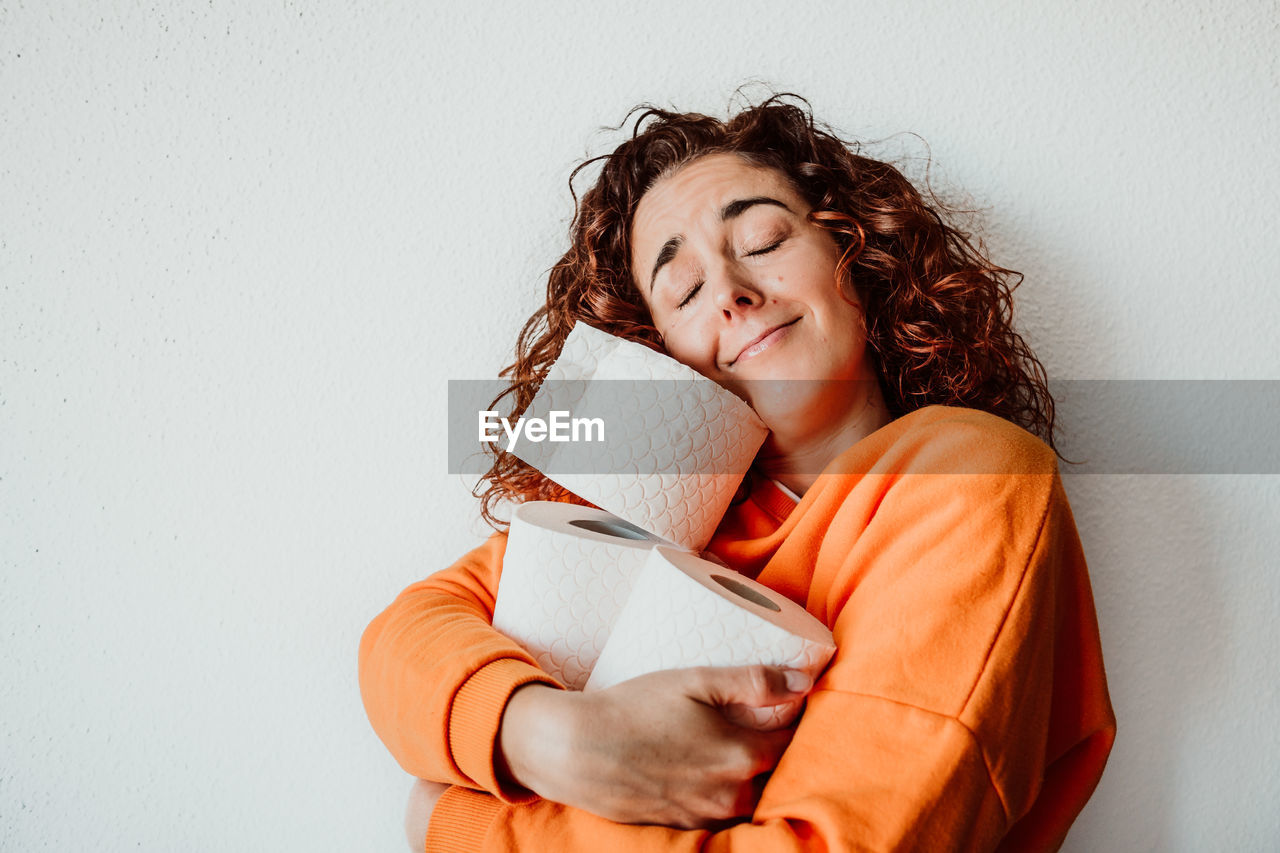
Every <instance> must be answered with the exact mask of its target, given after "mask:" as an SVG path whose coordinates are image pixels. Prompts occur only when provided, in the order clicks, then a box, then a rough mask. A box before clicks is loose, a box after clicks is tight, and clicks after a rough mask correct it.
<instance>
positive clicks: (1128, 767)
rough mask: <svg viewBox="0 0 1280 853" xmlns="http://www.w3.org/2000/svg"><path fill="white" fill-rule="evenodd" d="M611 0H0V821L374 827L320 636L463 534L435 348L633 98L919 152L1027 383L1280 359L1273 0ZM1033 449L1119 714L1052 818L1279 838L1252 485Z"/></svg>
mask: <svg viewBox="0 0 1280 853" xmlns="http://www.w3.org/2000/svg"><path fill="white" fill-rule="evenodd" d="M617 5H618V7H619V8H617V9H605V8H601V6H600V5H598V4H586V3H564V2H553V3H531V4H502V5H499V4H487V3H466V4H463V3H449V4H440V3H392V2H387V3H381V4H356V3H326V4H321V3H296V2H279V0H277V2H274V3H269V4H268V3H257V2H249V1H248V0H243V2H227V1H226V0H210V2H202V3H193V2H192V3H185V2H184V3H171V2H166V3H145V2H122V1H121V0H115V2H105V3H96V4H86V3H73V2H70V0H64V2H50V3H25V2H21V0H0V560H2V562H0V567H2V571H3V583H2V584H0V661H2V662H3V674H4V677H3V678H0V848H3V849H5V850H40V849H67V848H70V847H73V846H76V847H78V846H84V845H88V846H92V847H93V848H94V849H95V850H102V851H116V850H135V849H142V850H178V849H185V850H303V849H306V850H334V851H347V850H398V849H401V845H402V844H403V841H402V839H401V831H400V814H401V807H402V803H403V798H404V795H405V793H406V790H407V784H406V777H405V776H404V774H403V773H402V772H401V771H400V770H399V768H397V767H396V766H395V765H394V763H393V762H392V760H391V759H390V758H389V757H388V756H387V755H386V753H385V752H384V751H383V749H382V747H381V745H380V744H379V743H378V741H377V740H376V738H375V737H374V736H373V734H372V732H371V731H370V729H369V727H368V724H367V723H366V721H365V719H364V715H363V710H362V708H361V705H360V699H359V695H358V692H357V689H356V682H355V652H356V645H357V641H358V638H359V636H360V632H361V630H362V629H363V627H364V625H365V624H366V623H367V621H368V620H369V619H370V618H371V617H372V616H373V615H374V614H375V613H376V612H377V611H378V610H379V609H380V608H381V607H383V606H385V604H386V603H388V602H389V601H390V599H391V598H392V597H393V596H394V595H395V593H396V592H397V591H398V590H399V589H400V588H402V587H403V586H405V585H407V584H408V583H410V582H411V581H413V580H415V579H417V578H419V577H421V576H423V575H425V574H427V573H429V572H431V571H432V570H434V569H436V568H438V567H440V566H442V565H444V564H445V563H446V562H447V561H449V560H451V559H452V558H453V557H455V556H456V555H458V554H459V553H461V552H462V551H463V550H465V549H467V548H468V547H470V546H471V544H472V543H474V542H475V541H476V540H477V539H478V537H480V536H481V535H483V528H482V527H481V525H480V524H479V523H478V522H477V521H476V520H475V507H474V501H473V500H472V499H471V498H470V497H469V496H468V483H467V482H465V481H464V480H463V479H461V478H459V477H451V476H450V475H448V474H447V473H446V471H445V462H444V453H443V447H444V437H443V429H444V417H443V405H444V399H445V388H446V380H447V379H450V378H454V379H457V378H479V377H486V376H491V375H493V374H494V373H495V372H496V370H497V369H498V368H499V367H500V366H501V365H502V364H503V363H504V359H505V358H506V356H507V355H508V353H509V352H510V350H511V347H512V344H513V341H514V335H515V332H516V330H517V329H518V328H519V325H520V323H521V321H522V319H523V318H524V317H525V316H527V315H528V313H529V312H530V311H531V310H532V308H533V306H534V305H535V303H536V300H537V299H538V294H539V288H540V284H539V282H540V280H541V277H542V274H543V271H544V270H545V269H546V268H547V267H548V266H549V265H550V264H551V263H552V262H553V261H554V260H555V259H556V258H557V257H558V255H559V253H560V252H561V251H562V250H563V247H564V236H563V234H564V227H565V223H566V221H567V218H568V216H569V213H570V202H569V197H568V193H567V191H566V184H565V182H566V178H567V175H568V172H569V170H570V169H571V167H572V165H573V164H574V163H575V161H576V160H578V159H579V158H580V157H581V156H582V155H584V154H585V153H588V152H598V151H601V150H604V149H605V148H606V147H607V146H608V145H609V143H610V141H611V140H615V139H616V138H617V136H616V134H613V133H610V132H607V131H604V132H602V131H600V130H599V128H600V127H601V126H603V125H616V124H617V123H618V122H620V121H621V120H622V118H623V116H624V114H625V113H626V111H627V109H628V108H629V107H630V106H632V105H633V104H635V103H638V102H640V101H644V100H652V101H655V102H659V103H662V104H674V105H676V106H678V107H680V108H683V109H699V110H703V111H708V112H715V113H723V112H724V111H725V109H726V107H727V105H728V103H729V100H730V96H731V94H732V93H733V91H734V89H735V88H736V87H737V86H738V85H739V84H741V83H743V82H744V81H748V80H753V79H760V80H764V81H767V82H768V83H769V84H771V85H772V86H773V87H775V88H778V89H790V90H794V91H798V92H801V93H803V94H805V95H806V96H807V97H808V98H809V99H810V100H811V101H812V103H813V104H814V106H815V108H816V110H817V112H818V114H819V115H820V116H822V117H824V118H825V119H826V120H827V121H829V122H831V123H832V124H834V125H836V126H837V127H839V128H840V129H842V130H843V131H844V132H845V133H847V134H849V135H852V136H857V137H860V138H863V139H869V140H874V139H882V140H885V141H883V142H882V143H880V144H879V145H878V146H876V147H875V149H874V150H876V151H878V152H880V153H881V154H883V155H884V156H894V157H901V158H903V159H904V162H905V163H906V166H907V168H908V169H913V170H915V173H917V174H922V171H923V170H922V165H921V164H922V162H923V160H922V158H923V157H925V156H926V155H927V154H931V156H932V168H931V172H930V174H931V178H932V180H933V181H934V183H935V184H936V185H937V186H938V187H939V188H940V189H941V190H942V191H943V192H944V193H947V194H949V195H950V196H951V197H953V198H957V199H960V200H961V201H965V202H966V203H968V204H970V205H973V206H975V207H977V208H980V209H981V210H982V211H983V214H982V215H981V217H980V218H979V219H978V220H977V221H976V223H975V225H976V227H979V228H980V229H981V233H982V234H983V235H984V236H985V239H986V241H987V243H988V245H989V247H990V248H991V251H992V253H993V254H994V256H995V257H996V258H997V260H999V261H1000V262H1002V263H1004V264H1006V265H1008V266H1011V267H1013V268H1015V269H1019V270H1021V271H1023V272H1025V273H1026V283H1025V285H1024V286H1023V287H1022V289H1021V290H1020V291H1019V294H1018V295H1019V300H1020V301H1019V303H1018V304H1019V309H1018V310H1019V312H1020V315H1021V318H1022V326H1023V328H1024V329H1025V331H1026V333H1027V336H1028V337H1029V338H1030V340H1031V341H1032V343H1033V345H1034V346H1035V347H1036V349H1037V351H1038V352H1039V353H1040V355H1041V357H1042V358H1043V360H1044V361H1045V363H1046V364H1047V365H1048V366H1049V368H1050V371H1051V372H1052V374H1053V375H1054V376H1055V377H1058V378H1067V379H1081V378H1090V379H1174V378H1182V379H1217V380H1226V379H1273V380H1274V379H1280V343H1278V342H1277V341H1278V336H1277V335H1276V334H1275V329H1274V326H1275V321H1276V318H1277V317H1278V316H1280V291H1278V290H1277V289H1276V282H1277V281H1278V280H1280V241H1277V240H1276V235H1275V228H1276V222H1277V218H1278V217H1277V203H1276V199H1277V198H1278V197H1280V163H1278V161H1277V158H1276V155H1275V140H1276V139H1277V138H1280V91H1278V90H1280V35H1278V30H1277V27H1278V21H1280V10H1278V7H1277V4H1276V3H1275V2H1274V0H1238V2H1234V3H1226V4H1224V3H1221V2H1208V0H1188V2H1175V3H1166V4H1150V3H1141V2H1137V0H1120V2H1104V0H1084V2H1071V3H1069V2H1050V3H1038V4H1015V3H1005V2H997V0H983V2H974V3H967V4H949V3H947V4H944V3H937V4H931V3H900V2H819V3H806V4H783V3H764V2H744V0H732V2H728V1H727V0H726V2H710V3H702V4H689V3H667V2H656V3H650V4H626V5H625V7H624V6H623V4H617ZM903 131H911V132H914V133H917V134H919V136H920V138H922V139H923V140H927V142H928V147H927V148H926V147H925V144H924V143H923V142H922V141H921V139H920V138H916V137H913V136H909V135H896V134H900V133H901V132H903ZM1272 414H1277V413H1274V412H1273V413H1272ZM1236 426H1238V425H1237V424H1231V423H1227V424H1224V425H1223V426H1222V432H1221V435H1222V436H1223V440H1227V441H1230V440H1232V430H1233V429H1234V428H1235V427H1236ZM1084 446H1085V447H1086V448H1087V446H1088V445H1087V442H1086V444H1085V445H1084ZM1068 488H1069V490H1070V493H1071V496H1072V501H1073V506H1074V507H1075V509H1076V513H1077V516H1078V520H1079V524H1080V529H1081V532H1082V534H1083V537H1084V540H1085V544H1086V549H1087V553H1088V555H1089V558H1090V562H1091V566H1092V571H1093V578H1094V585H1095V592H1096V595H1097V599H1098V604H1099V610H1100V615H1101V619H1102V631H1103V640H1104V644H1105V647H1106V652H1107V662H1108V666H1109V672H1110V674H1111V683H1112V687H1113V693H1114V700H1115V704H1116V708H1117V712H1118V714H1119V717H1120V726H1121V733H1120V739H1119V741H1118V744H1117V746H1116V749H1115V752H1114V753H1113V755H1112V759H1111V765H1110V767H1109V769H1108V771H1107V774H1106V776H1105V778H1104V779H1103V782H1102V785H1101V787H1100V789H1099V791H1098V793H1097V794H1096V796H1095V797H1094V799H1093V801H1092V802H1091V803H1090V804H1089V806H1088V808H1087V809H1086V811H1085V813H1084V815H1083V816H1082V817H1081V819H1080V821H1079V822H1078V824H1077V826H1076V829H1075V830H1074V831H1073V834H1072V836H1071V838H1070V839H1069V840H1068V849H1070V850H1080V851H1084V850H1090V851H1092V850H1117V851H1119V850H1124V851H1133V850H1187V851H1196V850H1204V849H1232V850H1269V849H1276V847H1277V846H1280V812H1278V811H1277V810H1276V808H1275V803H1276V802H1277V800H1280V773H1277V772H1276V770H1275V767H1276V765H1277V763H1278V762H1280V734H1277V732H1278V731H1280V694H1278V693H1277V687H1276V684H1277V679H1276V678H1275V664H1274V660H1273V656H1274V653H1275V650H1276V649H1280V628H1278V627H1277V625H1278V620H1277V619H1276V618H1275V614H1276V612H1277V607H1278V605H1280V581H1277V573H1276V563H1277V558H1276V553H1277V551H1280V525H1277V523H1276V518H1277V509H1278V508H1280V478H1278V477H1276V476H1259V475H1254V476H1210V475H1191V474H1187V473H1178V472H1176V471H1175V472H1166V473H1165V474H1163V475H1159V476H1157V475H1146V476H1137V475H1088V476H1072V477H1071V478H1070V479H1069V482H1068Z"/></svg>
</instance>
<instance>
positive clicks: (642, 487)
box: [511, 323, 768, 551]
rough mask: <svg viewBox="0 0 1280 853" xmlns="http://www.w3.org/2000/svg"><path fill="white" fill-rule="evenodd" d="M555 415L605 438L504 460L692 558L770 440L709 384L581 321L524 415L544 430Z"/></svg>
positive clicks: (740, 406) (533, 449)
mask: <svg viewBox="0 0 1280 853" xmlns="http://www.w3.org/2000/svg"><path fill="white" fill-rule="evenodd" d="M557 411H558V412H562V413H567V414H565V415H562V416H561V417H562V418H579V417H580V418H581V419H582V420H583V421H584V422H585V421H587V420H590V419H591V418H593V417H598V418H599V419H600V421H601V423H602V425H603V429H602V433H603V435H601V436H600V440H599V441H596V440H585V438H586V437H589V438H591V439H594V438H595V437H596V435H595V434H594V433H591V432H590V431H589V430H588V431H586V432H584V440H572V441H564V440H560V441H553V440H538V439H534V440H525V441H522V442H517V443H516V444H514V445H513V446H512V447H511V452H512V453H514V454H515V455H516V456H517V457H519V458H520V459H523V460H524V461H525V462H527V463H529V464H530V465H532V466H533V467H534V468H536V469H538V470H539V471H541V472H542V473H543V474H545V475H546V476H548V477H550V478H551V479H552V480H554V481H556V482H557V483H559V484H560V485H562V486H564V487H565V488H566V489H568V490H569V491H571V492H573V493H574V494H576V495H578V496H579V497H581V498H583V499H585V500H587V501H589V502H590V503H593V504H595V505H596V506H598V507H601V508H602V509H605V510H607V511H609V512H611V513H613V514H614V515H616V516H618V517H619V518H622V519H624V520H626V521H629V522H631V523H632V524H634V525H636V526H637V527H640V528H642V529H644V530H647V531H649V532H650V533H653V534H654V535H656V536H658V537H661V538H662V539H664V540H666V541H667V542H670V543H674V544H676V545H679V546H681V547H684V548H688V549H690V550H695V551H697V550H701V549H702V548H704V547H705V546H706V544H707V543H708V542H709V541H711V535H712V534H713V533H714V532H715V529H716V526H717V525H719V523H720V519H721V518H722V517H723V516H724V513H725V510H727V509H728V508H729V503H730V501H731V500H732V499H733V495H734V493H735V492H736V491H737V488H738V486H739V484H740V483H741V482H742V478H743V476H744V475H745V474H746V471H747V468H748V467H750V465H751V461H752V460H753V459H754V458H755V454H756V451H758V450H759V449H760V445H761V444H763V443H764V439H765V436H766V435H767V434H768V428H767V427H766V426H765V425H764V422H763V421H761V420H760V418H759V416H758V415H756V413H755V412H754V411H752V409H751V407H750V406H748V405H747V404H746V403H745V402H743V401H742V400H741V399H739V398H738V397H736V396H735V395H734V394H733V393H731V392H729V391H727V390H726V389H724V388H722V387H721V386H719V385H717V384H716V383H715V382H712V381H711V380H709V379H706V378H705V377H703V376H701V375H699V374H698V373H697V372H696V371H694V370H692V369H691V368H689V367H687V366H685V365H683V364H681V363H680V362H678V361H676V360H675V359H672V358H668V357H667V356H665V355H662V354H661V353H657V352H654V351H653V350H650V349H649V348H647V347H645V346H642V345H640V344H638V343H635V342H633V341H627V340H624V339H622V338H619V337H616V336H614V335H610V334H608V333H606V332H602V331H600V330H599V329H595V328H592V327H591V326H588V325H586V324H584V323H578V324H577V325H576V326H574V328H573V331H572V332H570V334H569V336H568V338H567V339H566V341H565V344H564V348H563V349H562V350H561V352H560V356H559V357H558V358H557V359H556V361H555V363H554V364H553V365H552V366H551V368H550V370H549V372H548V374H547V377H546V379H545V380H544V381H543V383H542V385H541V387H540V388H539V389H538V393H537V395H536V396H535V397H534V399H533V401H532V403H530V405H529V407H528V410H527V411H526V413H525V417H527V418H531V419H534V418H536V419H542V420H543V421H544V422H548V419H549V418H551V417H552V413H553V412H557ZM565 432H566V433H567V432H568V430H567V429H566V430H565ZM574 435H577V433H576V432H575V433H574ZM549 438H550V437H548V439H549Z"/></svg>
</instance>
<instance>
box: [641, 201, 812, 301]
mask: <svg viewBox="0 0 1280 853" xmlns="http://www.w3.org/2000/svg"><path fill="white" fill-rule="evenodd" d="M757 204H772V205H774V206H775V207H780V208H782V209H783V210H785V211H788V212H794V211H792V210H791V208H789V207H787V206H786V205H785V204H783V203H782V202H780V201H778V200H777V199H776V198H769V197H768V196H763V195H758V196H752V197H751V198H739V199H735V200H733V201H731V202H729V203H728V204H726V205H725V206H724V209H722V210H721V211H720V221H721V222H728V221H729V220H730V219H735V218H737V217H739V216H741V215H742V213H743V212H744V211H746V210H747V209H748V208H752V207H755V206H756V205H757ZM682 245H684V237H682V236H680V235H678V234H677V235H676V236H675V237H672V238H671V239H669V240H667V242H665V243H663V244H662V248H661V249H660V250H658V257H657V259H656V260H655V261H654V262H653V271H652V272H650V273H649V295H650V296H652V295H653V283H654V282H655V281H656V280H657V278H658V271H659V270H661V269H662V268H663V267H665V266H666V265H667V264H669V263H671V262H672V261H674V260H675V258H676V254H677V253H678V252H679V251H680V247H681V246H682Z"/></svg>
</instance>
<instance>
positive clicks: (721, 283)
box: [708, 264, 764, 321]
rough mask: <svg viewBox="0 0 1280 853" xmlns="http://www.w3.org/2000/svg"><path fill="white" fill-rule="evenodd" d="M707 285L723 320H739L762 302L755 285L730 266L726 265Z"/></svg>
mask: <svg viewBox="0 0 1280 853" xmlns="http://www.w3.org/2000/svg"><path fill="white" fill-rule="evenodd" d="M708 284H710V285H711V287H712V300H713V302H714V303H715V306H716V308H717V309H718V310H719V311H720V312H721V314H722V316H723V317H724V319H725V320H729V321H733V320H735V319H739V318H741V317H742V316H743V315H744V314H745V313H746V312H747V311H750V310H751V309H752V308H757V307H759V306H760V305H761V304H763V302H764V296H763V294H761V292H760V290H759V289H758V288H757V287H756V285H755V283H754V282H752V281H751V279H750V278H749V277H747V276H745V275H743V274H742V272H741V271H740V270H738V269H736V268H735V267H734V266H733V265H731V264H726V265H725V267H724V268H723V269H721V270H720V274H719V275H717V276H715V277H714V279H712V280H711V281H709V282H708Z"/></svg>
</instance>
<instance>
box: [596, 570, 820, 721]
mask: <svg viewBox="0 0 1280 853" xmlns="http://www.w3.org/2000/svg"><path fill="white" fill-rule="evenodd" d="M835 651H836V646H835V641H834V640H833V639H832V636H831V632H830V631H829V630H828V629H827V627H826V626H825V625H823V624H822V622H820V621H819V620H818V619H816V618H815V617H814V616H813V615H811V614H810V613H809V612H808V611H806V610H805V609H804V608H803V607H801V606H800V605H798V604H796V603H795V602H794V601H791V600H790V599H789V598H787V597H786V596H783V595H780V594H779V593H777V592H774V591H773V590H771V589H769V588H768V587H766V586H764V585H763V584H760V583H757V582H756V581H754V580H752V579H750V578H748V577H746V576H745V575H741V574H738V573H737V572H734V571H732V570H731V569H727V568H725V567H723V566H719V565H717V564H715V563H712V562H710V561H709V560H704V559H702V558H700V557H698V556H697V555H695V554H690V553H687V552H684V551H679V550H677V549H674V548H668V547H665V546H659V547H657V548H654V549H653V550H652V551H650V552H649V555H648V558H647V559H646V561H645V564H644V568H643V571H642V572H641V573H640V576H639V578H638V579H637V580H636V582H635V584H634V587H633V589H632V590H631V597H630V598H629V599H628V600H627V603H626V606H625V607H623V608H622V612H621V613H619V614H618V616H617V620H616V621H615V622H614V626H613V633H612V634H610V636H609V642H608V643H606V644H605V647H604V650H603V651H602V652H601V653H600V656H599V659H598V660H597V661H596V665H595V669H594V670H592V673H591V678H590V679H588V681H587V684H586V687H585V688H584V689H586V690H602V689H604V688H606V687H611V686H613V685H614V684H618V683H620V682H623V681H626V680H627V679H630V678H635V677H636V676H638V675H643V674H645V673H648V672H656V671H658V670H664V669H681V668H684V667H690V666H745V665H749V664H767V665H770V666H781V667H786V668H788V669H799V670H803V671H804V672H806V673H808V674H809V675H810V676H812V677H813V679H814V680H815V681H816V680H817V678H818V675H819V674H821V672H822V670H823V669H824V668H825V667H826V665H827V663H828V662H829V661H830V660H831V656H832V655H834V654H835ZM793 715H794V710H792V711H788V709H787V708H786V706H777V707H775V708H759V709H752V711H751V712H750V714H749V716H750V717H751V718H752V719H753V720H754V722H755V724H756V725H758V726H759V727H761V728H777V727H780V726H782V725H786V724H787V723H788V722H789V717H790V716H793Z"/></svg>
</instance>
